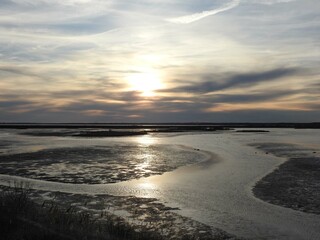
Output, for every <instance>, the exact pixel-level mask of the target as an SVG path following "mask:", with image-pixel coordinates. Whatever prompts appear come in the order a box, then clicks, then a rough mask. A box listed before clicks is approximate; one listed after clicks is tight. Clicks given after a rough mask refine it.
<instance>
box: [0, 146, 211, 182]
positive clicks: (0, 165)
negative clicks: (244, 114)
mask: <svg viewBox="0 0 320 240" xmlns="http://www.w3.org/2000/svg"><path fill="white" fill-rule="evenodd" d="M206 158H207V156H205V155H204V154H202V153H201V152H199V151H193V150H191V149H187V148H182V147H178V146H168V145H152V146H144V145H139V144H138V145H137V144H115V145H110V146H91V147H73V148H53V149H49V148H48V149H43V150H39V151H35V152H26V153H16V154H2V155H0V174H6V175H13V176H20V177H27V178H33V179H40V180H46V181H53V182H62V183H76V184H82V183H85V184H105V183H115V182H121V181H127V180H132V179H137V178H141V177H148V176H151V175H160V174H163V173H165V172H168V171H172V170H174V169H176V168H178V167H181V166H185V165H187V164H193V163H197V162H200V161H202V160H204V159H206Z"/></svg>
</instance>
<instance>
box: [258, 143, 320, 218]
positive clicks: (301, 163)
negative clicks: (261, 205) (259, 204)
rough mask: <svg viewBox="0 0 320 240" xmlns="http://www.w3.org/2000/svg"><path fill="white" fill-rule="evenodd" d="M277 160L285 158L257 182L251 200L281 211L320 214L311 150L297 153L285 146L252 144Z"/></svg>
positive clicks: (317, 162)
mask: <svg viewBox="0 0 320 240" xmlns="http://www.w3.org/2000/svg"><path fill="white" fill-rule="evenodd" d="M254 146H256V147H257V148H258V149H260V150H263V151H266V154H268V153H269V152H270V154H273V155H274V156H277V157H285V158H286V161H285V162H284V163H281V164H280V165H279V166H278V167H276V168H275V169H274V170H273V171H272V172H270V173H268V174H267V175H265V176H264V177H262V178H261V179H260V180H258V181H257V182H256V183H255V185H254V186H253V188H252V193H253V196H254V197H256V198H258V199H260V200H262V201H265V202H268V203H271V204H274V205H278V206H282V207H285V208H290V209H293V210H297V211H301V212H305V213H311V214H317V215H319V214H320V208H319V206H320V193H319V191H318V190H319V189H318V186H320V176H319V171H320V158H319V157H318V156H317V155H316V151H315V150H312V149H297V146H294V145H286V144H277V145H275V144H254Z"/></svg>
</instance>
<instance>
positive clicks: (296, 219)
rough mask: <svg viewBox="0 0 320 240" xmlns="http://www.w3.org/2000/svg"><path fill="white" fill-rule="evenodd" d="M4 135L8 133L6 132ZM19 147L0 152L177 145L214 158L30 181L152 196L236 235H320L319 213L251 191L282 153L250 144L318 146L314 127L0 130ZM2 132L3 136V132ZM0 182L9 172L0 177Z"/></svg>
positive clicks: (63, 187)
mask: <svg viewBox="0 0 320 240" xmlns="http://www.w3.org/2000/svg"><path fill="white" fill-rule="evenodd" d="M6 134H7V133H6ZM1 136H2V137H3V138H5V140H8V141H15V140H17V139H18V140H19V141H20V143H14V144H13V143H11V144H13V145H15V146H17V147H18V146H20V147H18V149H15V150H13V149H12V147H7V148H6V147H2V148H3V149H4V150H1V151H4V152H5V151H8V152H12V151H25V150H30V149H41V148H45V147H46V145H48V146H51V147H59V146H66V145H67V146H79V145H82V146H87V145H109V144H112V143H114V142H119V141H120V142H126V143H136V144H145V145H153V144H169V145H170V144H172V145H173V144H181V145H185V146H189V147H191V148H198V149H200V151H201V152H202V151H210V152H213V153H214V154H215V155H214V156H213V159H214V161H213V162H205V163H203V164H196V165H191V166H190V165H189V166H186V167H182V168H179V169H177V170H175V171H173V172H168V173H165V174H163V175H160V176H152V177H148V178H141V179H139V180H131V181H127V182H121V183H116V184H96V185H86V184H81V185H76V184H64V183H54V182H50V183H49V182H45V181H41V180H30V182H32V183H33V186H34V187H35V188H38V189H44V190H59V191H65V192H77V193H91V194H96V193H110V194H114V195H135V196H139V197H155V198H158V199H159V200H160V201H162V202H165V203H166V204H167V205H170V206H174V207H179V208H180V209H181V211H178V212H179V213H180V214H182V215H185V216H188V217H191V218H193V219H195V220H198V221H200V222H203V223H205V224H208V225H211V226H213V227H218V228H221V229H223V230H225V231H227V232H229V233H233V234H235V235H237V236H242V237H250V238H254V239H320V216H318V215H314V214H307V213H303V212H298V211H294V210H291V209H288V208H283V207H280V206H276V205H272V204H268V203H266V202H263V201H261V200H259V199H257V198H255V197H254V196H253V194H252V192H251V189H252V187H253V186H254V185H255V183H256V182H257V181H258V180H259V179H261V178H262V177H263V176H265V175H266V174H268V173H270V172H272V171H273V170H274V169H275V168H276V167H277V166H278V165H280V164H281V163H283V162H284V161H286V158H285V157H283V158H280V157H275V156H273V155H271V154H266V153H265V152H262V151H260V150H257V149H255V148H254V147H251V146H248V145H249V144H252V143H277V142H279V143H289V144H298V145H299V146H301V147H302V148H312V149H319V147H320V141H319V136H320V131H319V130H294V129H271V132H270V133H235V132H232V133H231V132H226V133H221V134H219V133H212V134H181V135H174V134H158V135H151V136H139V137H130V138H116V139H114V138H104V139H94V140H90V139H71V138H35V137H17V136H16V135H15V134H14V133H13V132H11V134H9V135H8V134H7V135H4V134H2V135H1ZM4 136H5V137H4ZM1 178H2V181H4V180H6V179H13V177H8V176H1Z"/></svg>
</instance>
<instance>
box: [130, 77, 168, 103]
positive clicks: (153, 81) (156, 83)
mask: <svg viewBox="0 0 320 240" xmlns="http://www.w3.org/2000/svg"><path fill="white" fill-rule="evenodd" d="M128 83H129V85H130V90H131V91H138V92H141V95H142V96H146V97H151V96H154V95H155V91H156V90H158V89H160V88H162V81H161V77H160V75H159V74H158V73H157V72H156V71H144V72H139V73H133V74H130V75H129V76H128Z"/></svg>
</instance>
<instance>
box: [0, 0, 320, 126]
mask: <svg viewBox="0 0 320 240" xmlns="http://www.w3.org/2000/svg"><path fill="white" fill-rule="evenodd" d="M319 66H320V1H319V0H211V1H210V0H203V1H198V0H170V1H169V0H161V1H160V0H123V1H120V0H55V1H52V0H0V122H316V121H318V122H319V121H320V101H319V99H320V67H319Z"/></svg>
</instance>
